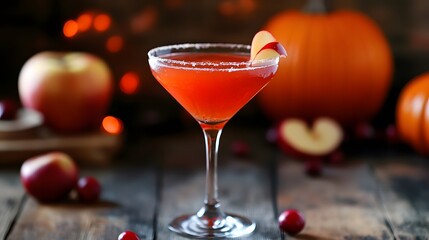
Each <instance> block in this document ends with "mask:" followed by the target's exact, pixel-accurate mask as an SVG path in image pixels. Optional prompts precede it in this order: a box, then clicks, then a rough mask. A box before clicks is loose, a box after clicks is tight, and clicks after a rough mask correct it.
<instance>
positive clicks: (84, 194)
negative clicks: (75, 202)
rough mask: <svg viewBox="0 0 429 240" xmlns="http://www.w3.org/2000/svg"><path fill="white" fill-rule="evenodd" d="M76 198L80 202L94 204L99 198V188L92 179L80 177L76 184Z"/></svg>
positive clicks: (95, 180)
mask: <svg viewBox="0 0 429 240" xmlns="http://www.w3.org/2000/svg"><path fill="white" fill-rule="evenodd" d="M76 190H77V196H78V199H79V200H80V201H82V202H87V203H90V202H96V201H98V199H99V198H100V193H101V186H100V183H99V182H98V180H97V179H95V178H94V177H82V178H80V179H79V181H78V182H77V187H76Z"/></svg>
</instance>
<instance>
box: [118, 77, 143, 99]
mask: <svg viewBox="0 0 429 240" xmlns="http://www.w3.org/2000/svg"><path fill="white" fill-rule="evenodd" d="M139 86H140V78H139V76H138V75H137V73H135V72H127V73H125V74H124V75H123V76H122V78H121V80H120V81H119V89H121V91H122V92H123V93H125V94H130V95H131V94H134V93H136V92H137V90H138V88H139Z"/></svg>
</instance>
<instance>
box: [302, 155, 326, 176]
mask: <svg viewBox="0 0 429 240" xmlns="http://www.w3.org/2000/svg"><path fill="white" fill-rule="evenodd" d="M322 171H323V161H322V159H319V158H314V159H308V160H307V161H306V162H305V173H307V175H309V176H312V177H316V176H320V175H322Z"/></svg>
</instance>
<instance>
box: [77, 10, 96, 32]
mask: <svg viewBox="0 0 429 240" xmlns="http://www.w3.org/2000/svg"><path fill="white" fill-rule="evenodd" d="M76 22H77V25H78V26H79V31H81V32H85V31H88V30H89V28H91V24H92V14H90V13H82V14H81V15H79V17H78V18H77V19H76Z"/></svg>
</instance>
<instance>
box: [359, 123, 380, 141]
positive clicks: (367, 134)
mask: <svg viewBox="0 0 429 240" xmlns="http://www.w3.org/2000/svg"><path fill="white" fill-rule="evenodd" d="M354 136H355V138H356V139H357V140H371V139H374V138H375V129H374V127H373V126H372V125H371V124H370V123H366V122H363V123H358V124H356V126H355V129H354Z"/></svg>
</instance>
